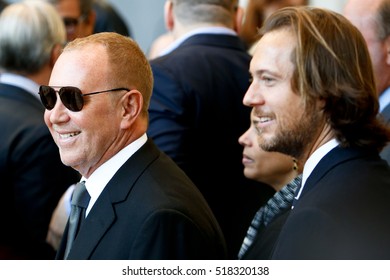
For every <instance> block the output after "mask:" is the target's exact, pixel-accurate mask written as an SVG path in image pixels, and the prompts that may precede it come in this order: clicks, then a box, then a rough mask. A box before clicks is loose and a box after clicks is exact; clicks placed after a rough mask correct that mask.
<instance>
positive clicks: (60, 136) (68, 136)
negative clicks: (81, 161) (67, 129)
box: [58, 132, 80, 139]
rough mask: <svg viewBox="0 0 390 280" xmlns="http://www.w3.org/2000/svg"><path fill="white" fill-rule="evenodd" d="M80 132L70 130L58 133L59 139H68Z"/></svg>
mask: <svg viewBox="0 0 390 280" xmlns="http://www.w3.org/2000/svg"><path fill="white" fill-rule="evenodd" d="M79 134H80V132H71V133H58V135H59V138H60V139H68V138H72V137H74V136H77V135H79Z"/></svg>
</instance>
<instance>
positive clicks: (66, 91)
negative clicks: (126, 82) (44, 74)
mask: <svg viewBox="0 0 390 280" xmlns="http://www.w3.org/2000/svg"><path fill="white" fill-rule="evenodd" d="M120 90H125V91H130V90H129V89H128V88H114V89H108V90H103V91H96V92H90V93H84V94H83V93H82V92H81V90H80V89H79V88H77V87H62V88H60V89H59V90H55V89H54V88H52V87H49V86H40V87H39V96H40V97H41V101H42V104H43V106H45V108H46V109H48V110H51V109H53V108H54V106H55V105H56V102H57V92H58V95H59V96H60V99H61V102H62V103H63V104H64V106H65V107H66V108H68V109H69V110H71V111H73V112H79V111H81V109H83V106H84V99H83V96H87V95H92V94H98V93H104V92H110V91H120Z"/></svg>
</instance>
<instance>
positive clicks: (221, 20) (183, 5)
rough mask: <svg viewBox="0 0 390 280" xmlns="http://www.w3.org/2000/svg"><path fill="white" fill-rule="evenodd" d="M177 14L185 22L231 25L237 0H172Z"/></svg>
mask: <svg viewBox="0 0 390 280" xmlns="http://www.w3.org/2000/svg"><path fill="white" fill-rule="evenodd" d="M172 3H173V5H174V12H175V15H176V17H177V18H178V19H180V21H181V22H182V23H184V24H196V23H210V24H222V25H226V26H231V25H232V24H233V22H234V16H233V15H234V12H235V11H236V10H237V8H238V1H237V0H172Z"/></svg>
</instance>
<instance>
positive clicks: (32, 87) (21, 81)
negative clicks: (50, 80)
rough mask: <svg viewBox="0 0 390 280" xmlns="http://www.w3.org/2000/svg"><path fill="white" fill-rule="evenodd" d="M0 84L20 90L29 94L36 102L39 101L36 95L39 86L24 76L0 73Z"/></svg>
mask: <svg viewBox="0 0 390 280" xmlns="http://www.w3.org/2000/svg"><path fill="white" fill-rule="evenodd" d="M0 82H1V83H2V84H7V85H11V86H15V87H19V88H22V89H24V90H25V91H28V92H29V93H31V94H32V95H33V96H35V97H36V98H37V99H38V100H40V97H39V93H38V92H39V85H38V84H37V83H36V82H34V81H33V80H30V79H28V78H26V77H24V76H21V75H17V74H13V73H1V75H0Z"/></svg>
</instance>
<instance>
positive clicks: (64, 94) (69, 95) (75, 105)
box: [59, 87, 84, 112]
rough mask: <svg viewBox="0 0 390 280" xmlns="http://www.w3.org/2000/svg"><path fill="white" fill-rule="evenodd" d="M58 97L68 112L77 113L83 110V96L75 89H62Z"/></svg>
mask: <svg viewBox="0 0 390 280" xmlns="http://www.w3.org/2000/svg"><path fill="white" fill-rule="evenodd" d="M59 95H60V97H61V101H62V103H63V104H64V105H65V107H66V108H68V109H69V110H71V111H73V112H79V111H81V109H82V108H83V105H84V99H83V95H82V93H81V90H80V89H78V88H77V87H63V88H61V89H60V92H59Z"/></svg>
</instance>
